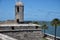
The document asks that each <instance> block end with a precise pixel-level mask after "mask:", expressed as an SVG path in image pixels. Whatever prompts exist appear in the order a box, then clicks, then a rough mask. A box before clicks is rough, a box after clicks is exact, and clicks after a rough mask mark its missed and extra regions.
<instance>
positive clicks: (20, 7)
mask: <svg viewBox="0 0 60 40" xmlns="http://www.w3.org/2000/svg"><path fill="white" fill-rule="evenodd" d="M15 19H16V22H23V21H24V4H23V3H22V2H21V1H18V2H16V4H15Z"/></svg>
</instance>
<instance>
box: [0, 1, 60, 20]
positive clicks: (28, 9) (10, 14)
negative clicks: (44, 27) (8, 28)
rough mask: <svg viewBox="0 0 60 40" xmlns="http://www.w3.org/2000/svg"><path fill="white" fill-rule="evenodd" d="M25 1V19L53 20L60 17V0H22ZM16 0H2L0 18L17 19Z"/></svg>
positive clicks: (0, 2)
mask: <svg viewBox="0 0 60 40" xmlns="http://www.w3.org/2000/svg"><path fill="white" fill-rule="evenodd" d="M21 1H22V2H23V3H24V20H25V21H26V20H28V21H51V20H53V19H54V18H58V19H60V0H21ZM15 4H16V1H15V0H0V20H1V21H2V20H3V21H4V20H14V19H15Z"/></svg>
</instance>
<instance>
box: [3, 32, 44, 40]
mask: <svg viewBox="0 0 60 40" xmlns="http://www.w3.org/2000/svg"><path fill="white" fill-rule="evenodd" d="M3 34H5V35H8V36H10V37H13V38H16V39H18V40H40V39H41V37H42V36H43V35H42V32H41V31H31V32H8V33H6V32H5V33H3Z"/></svg>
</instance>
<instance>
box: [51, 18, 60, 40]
mask: <svg viewBox="0 0 60 40" xmlns="http://www.w3.org/2000/svg"><path fill="white" fill-rule="evenodd" d="M51 24H52V26H54V27H55V37H54V40H56V31H57V30H56V29H57V26H59V24H60V20H59V19H57V18H55V19H53V20H52V21H51Z"/></svg>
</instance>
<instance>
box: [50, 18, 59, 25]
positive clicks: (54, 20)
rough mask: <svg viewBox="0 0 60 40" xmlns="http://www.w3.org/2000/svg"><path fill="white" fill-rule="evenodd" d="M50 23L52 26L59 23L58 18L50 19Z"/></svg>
mask: <svg viewBox="0 0 60 40" xmlns="http://www.w3.org/2000/svg"><path fill="white" fill-rule="evenodd" d="M51 24H52V26H55V25H56V26H59V25H60V20H59V19H57V18H55V19H53V20H52V22H51Z"/></svg>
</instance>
